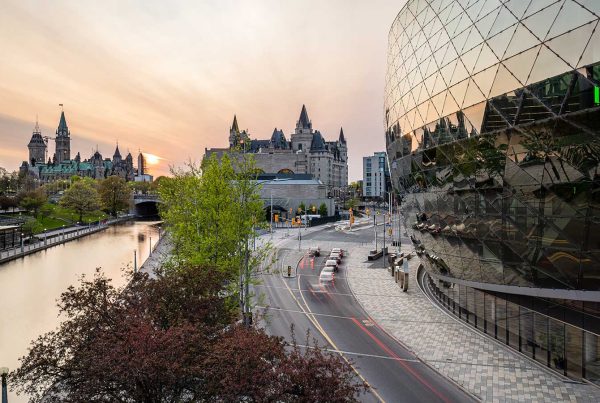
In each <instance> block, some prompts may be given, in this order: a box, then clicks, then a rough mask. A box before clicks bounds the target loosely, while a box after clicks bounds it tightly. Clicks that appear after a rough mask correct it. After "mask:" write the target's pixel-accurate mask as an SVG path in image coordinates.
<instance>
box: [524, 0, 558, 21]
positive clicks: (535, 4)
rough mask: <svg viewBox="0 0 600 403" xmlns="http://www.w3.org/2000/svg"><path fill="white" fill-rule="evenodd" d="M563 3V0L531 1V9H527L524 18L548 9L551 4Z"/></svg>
mask: <svg viewBox="0 0 600 403" xmlns="http://www.w3.org/2000/svg"><path fill="white" fill-rule="evenodd" d="M558 2H561V3H562V0H531V3H529V7H527V11H525V14H524V15H523V16H524V17H528V16H530V15H531V14H533V13H537V12H538V11H540V10H541V9H543V8H546V7H548V6H549V5H551V4H554V3H558Z"/></svg>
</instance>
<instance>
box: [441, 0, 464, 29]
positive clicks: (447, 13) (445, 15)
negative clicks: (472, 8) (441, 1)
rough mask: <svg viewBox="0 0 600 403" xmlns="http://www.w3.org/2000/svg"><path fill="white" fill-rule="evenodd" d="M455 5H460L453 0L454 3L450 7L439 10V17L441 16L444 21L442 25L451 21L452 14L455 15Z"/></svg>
mask: <svg viewBox="0 0 600 403" xmlns="http://www.w3.org/2000/svg"><path fill="white" fill-rule="evenodd" d="M454 7H459V5H458V4H456V3H455V2H454V0H452V3H450V5H449V6H448V7H445V8H442V9H441V11H440V12H438V17H439V18H440V21H442V25H446V24H447V23H448V22H450V18H451V16H452V15H454V14H453V11H452V9H453V8H454Z"/></svg>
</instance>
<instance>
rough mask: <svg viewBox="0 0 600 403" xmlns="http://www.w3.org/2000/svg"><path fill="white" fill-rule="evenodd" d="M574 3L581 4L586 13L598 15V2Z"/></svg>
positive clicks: (576, 0) (599, 10) (582, 0)
mask: <svg viewBox="0 0 600 403" xmlns="http://www.w3.org/2000/svg"><path fill="white" fill-rule="evenodd" d="M574 1H575V2H576V3H578V4H581V5H582V6H583V7H585V8H586V9H587V10H588V11H590V12H592V13H594V14H596V15H600V2H599V1H598V0H574Z"/></svg>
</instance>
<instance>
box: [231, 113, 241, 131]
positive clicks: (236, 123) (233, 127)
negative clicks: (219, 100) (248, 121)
mask: <svg viewBox="0 0 600 403" xmlns="http://www.w3.org/2000/svg"><path fill="white" fill-rule="evenodd" d="M231 131H233V132H236V133H239V132H240V128H239V127H238V122H237V116H236V115H233V124H232V125H231Z"/></svg>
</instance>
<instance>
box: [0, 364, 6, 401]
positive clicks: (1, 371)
mask: <svg viewBox="0 0 600 403" xmlns="http://www.w3.org/2000/svg"><path fill="white" fill-rule="evenodd" d="M0 376H1V377H2V403H8V387H7V385H6V377H7V376H8V368H6V367H2V368H0Z"/></svg>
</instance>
